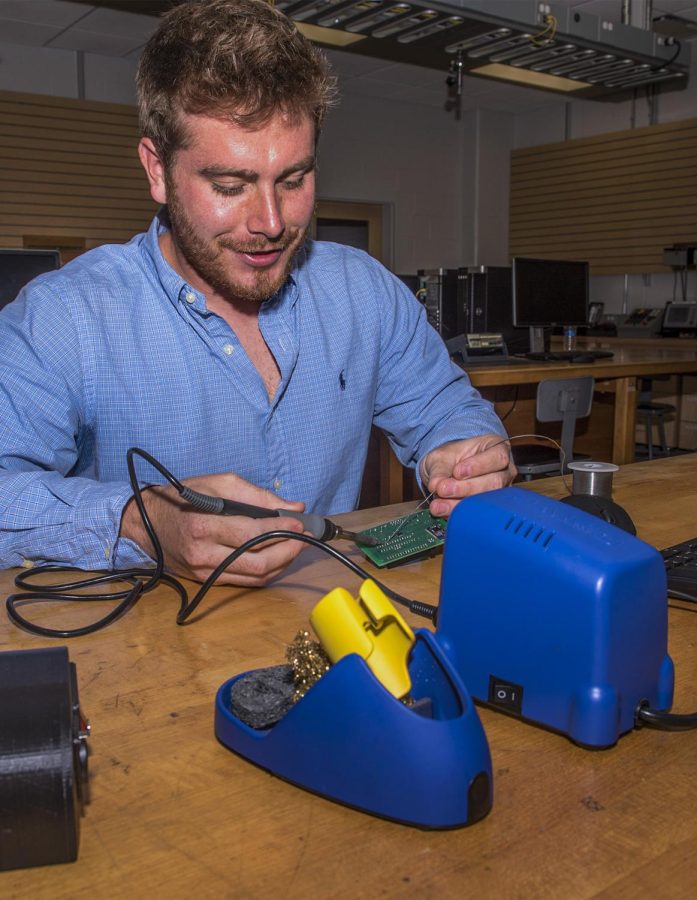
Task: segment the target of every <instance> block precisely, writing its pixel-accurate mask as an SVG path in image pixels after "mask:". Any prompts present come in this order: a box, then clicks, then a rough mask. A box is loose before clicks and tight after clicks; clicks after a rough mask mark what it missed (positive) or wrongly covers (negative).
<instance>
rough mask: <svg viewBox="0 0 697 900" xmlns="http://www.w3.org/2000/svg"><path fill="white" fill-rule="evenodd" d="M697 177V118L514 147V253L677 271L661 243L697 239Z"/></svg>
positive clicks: (621, 268) (605, 266)
mask: <svg viewBox="0 0 697 900" xmlns="http://www.w3.org/2000/svg"><path fill="white" fill-rule="evenodd" d="M696 184H697V119H686V120H683V121H680V122H670V123H667V124H664V125H652V126H648V127H646V128H634V129H631V130H629V131H619V132H613V133H611V134H604V135H599V136H597V137H592V138H580V139H577V140H572V141H563V142H562V143H557V144H546V145H543V146H540V147H529V148H526V149H524V150H515V151H514V152H513V154H512V157H511V204H510V232H509V249H510V254H511V256H540V257H546V258H549V259H587V260H588V261H589V262H590V265H591V272H592V273H593V274H595V275H604V274H607V275H610V274H625V273H634V272H666V271H670V269H668V268H666V267H665V266H664V265H663V248H664V247H668V246H670V245H671V244H674V243H685V242H691V243H694V242H695V241H697V190H695V185H696Z"/></svg>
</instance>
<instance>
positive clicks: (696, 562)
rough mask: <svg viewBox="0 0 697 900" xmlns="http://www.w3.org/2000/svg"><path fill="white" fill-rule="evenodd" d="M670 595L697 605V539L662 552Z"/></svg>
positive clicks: (683, 542)
mask: <svg viewBox="0 0 697 900" xmlns="http://www.w3.org/2000/svg"><path fill="white" fill-rule="evenodd" d="M661 556H662V557H663V562H664V564H665V567H666V575H667V576H668V593H669V594H671V595H672V596H678V597H679V599H681V600H692V601H693V602H694V603H697V537H694V538H691V539H690V540H689V541H682V543H680V544H675V545H674V546H672V547H667V548H666V549H665V550H661Z"/></svg>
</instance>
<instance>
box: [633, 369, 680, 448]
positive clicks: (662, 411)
mask: <svg viewBox="0 0 697 900" xmlns="http://www.w3.org/2000/svg"><path fill="white" fill-rule="evenodd" d="M662 380H667V376H662ZM652 382H653V378H642V379H641V386H640V389H639V398H638V401H637V407H636V414H637V416H638V417H641V418H642V419H643V420H644V424H645V426H646V450H647V454H648V458H649V459H653V457H654V452H653V425H654V421H655V423H656V426H657V428H658V440H659V443H660V446H661V456H670V449H669V448H668V444H667V442H666V416H670V415H674V414H675V413H676V412H677V409H676V407H675V406H673V404H672V403H655V402H654V400H653V398H652V393H651V391H652Z"/></svg>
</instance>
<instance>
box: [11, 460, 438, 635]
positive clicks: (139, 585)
mask: <svg viewBox="0 0 697 900" xmlns="http://www.w3.org/2000/svg"><path fill="white" fill-rule="evenodd" d="M135 456H140V457H141V458H142V459H144V460H145V461H146V462H148V463H150V465H152V466H153V468H155V469H157V471H158V472H160V474H161V475H162V476H163V477H164V478H165V479H166V480H167V481H168V482H169V483H170V484H171V485H172V486H173V487H174V488H175V489H176V491H177V492H178V493H179V494H180V496H182V498H183V499H184V500H186V501H187V502H189V503H191V505H193V506H194V507H195V508H196V509H199V510H201V511H203V512H211V513H213V514H216V513H218V512H219V510H220V508H221V506H222V503H223V501H222V499H221V498H219V497H209V496H207V495H206V494H199V493H198V492H197V491H192V490H191V489H190V488H188V487H186V486H185V485H183V484H182V483H181V482H180V481H179V480H178V479H177V478H175V476H174V475H172V474H171V472H169V471H168V470H167V469H166V468H165V467H164V466H163V465H162V463H160V462H159V461H158V460H156V459H155V457H153V456H151V455H150V454H149V453H147V452H146V451H145V450H141V449H140V448H139V447H131V448H130V449H129V450H128V452H127V454H126V462H127V465H128V477H129V480H130V484H131V489H132V491H133V498H134V500H135V503H136V506H137V508H138V512H139V514H140V517H141V519H142V522H143V527H144V528H145V531H146V533H147V535H148V537H149V539H150V542H151V544H152V546H153V550H154V558H155V567H154V568H152V569H123V570H116V571H109V572H100V573H98V574H97V575H88V576H86V577H85V578H82V579H78V580H74V581H70V582H61V583H59V584H41V585H36V584H35V580H36V578H37V577H38V576H43V575H45V574H46V573H55V572H75V571H77V570H75V569H73V568H72V567H70V566H42V567H40V568H37V569H31V570H28V571H25V572H20V574H19V575H17V577H16V578H15V586H16V587H18V588H20V590H21V593H16V594H11V595H10V596H9V597H8V598H7V600H6V601H5V607H6V609H7V615H8V617H9V618H10V620H11V621H12V622H14V624H15V625H17V626H19V627H20V628H23V629H24V630H25V631H28V632H30V633H31V634H38V635H41V636H43V637H56V638H70V637H80V636H82V635H85V634H94V632H96V631H99V630H101V629H102V628H106V627H107V625H110V624H111V623H112V622H114V621H116V619H118V618H120V617H121V616H122V615H124V614H125V613H127V612H128V611H129V610H130V609H132V608H133V607H134V606H135V604H136V603H137V602H138V601H139V600H140V598H141V597H142V596H143V595H144V594H147V593H148V592H149V591H151V590H153V588H155V587H157V586H158V585H159V584H161V583H164V584H166V585H167V586H168V587H171V588H172V589H173V590H174V591H175V592H176V593H177V594H178V595H179V600H180V605H179V612H178V613H177V619H176V621H177V624H178V625H184V624H185V623H186V622H187V620H188V619H189V617H190V616H191V614H192V613H193V612H194V610H195V609H196V608H197V607H198V605H199V604H200V603H201V601H202V600H203V598H204V597H205V595H206V594H207V593H208V591H209V590H210V588H211V587H212V586H213V585H214V584H215V582H216V581H217V579H218V578H219V577H220V576H221V575H222V573H223V572H224V571H225V570H226V569H227V568H228V567H229V566H231V565H232V564H233V563H234V562H235V560H236V559H238V558H239V557H240V556H242V554H243V553H246V552H247V551H248V550H251V549H252V548H253V547H256V546H257V545H259V544H262V543H264V542H266V541H270V540H275V539H278V538H287V539H289V540H296V541H303V542H304V543H307V544H311V545H312V546H313V547H320V548H321V549H322V550H324V551H325V552H326V553H329V555H330V556H333V557H334V558H335V559H337V560H338V561H339V562H340V563H342V564H343V565H345V566H346V567H347V568H348V569H350V570H351V571H352V572H354V573H355V574H356V575H358V576H359V577H361V578H363V579H366V578H370V579H371V580H372V581H374V582H375V584H376V585H377V586H378V587H379V588H380V589H381V590H382V591H384V593H385V594H387V596H388V597H390V599H392V600H394V601H395V603H399V604H400V605H402V606H406V607H407V608H408V609H409V610H410V612H412V613H414V614H415V615H418V616H422V617H423V618H426V619H430V621H431V622H434V623H435V621H436V615H437V607H435V606H432V605H431V604H429V603H422V602H421V601H418V600H409V599H408V598H406V597H403V596H402V595H401V594H398V593H397V592H396V591H393V590H392V589H391V588H388V587H387V586H386V585H384V584H382V583H381V582H380V581H378V580H377V579H376V578H374V577H373V576H372V575H370V574H369V573H368V572H366V571H365V569H362V568H361V567H360V566H359V565H358V564H357V563H355V562H353V560H352V559H350V558H349V557H348V556H345V555H344V554H343V553H341V552H340V551H339V550H336V549H335V548H334V547H330V546H329V545H328V544H325V543H323V542H322V541H319V540H317V538H314V537H311V536H310V535H305V534H297V533H296V532H294V531H269V532H266V533H264V534H260V535H257V537H254V538H251V539H250V540H249V541H246V542H245V543H244V544H241V545H240V546H239V547H237V548H236V549H235V550H234V551H233V552H232V553H230V554H229V555H228V556H227V557H225V559H224V560H223V561H222V562H221V563H220V564H219V565H218V566H217V567H216V569H215V570H214V571H213V572H211V574H210V575H209V576H208V578H207V579H206V580H205V581H204V582H203V584H202V585H201V587H200V588H199V590H198V591H197V592H196V595H195V596H194V598H193V599H192V600H191V601H189V595H188V593H187V591H186V588H185V587H184V585H183V584H182V583H181V582H180V581H179V580H178V579H177V578H175V577H174V576H173V575H170V574H168V573H167V572H165V571H164V553H163V551H162V546H161V544H160V541H159V540H158V537H157V534H156V533H155V529H154V527H153V524H152V522H151V521H150V517H149V516H148V513H147V510H146V508H145V504H144V502H143V497H142V494H141V489H140V485H139V484H138V479H137V476H136V471H135V461H134V457H135ZM119 582H120V583H127V584H130V585H131V587H129V588H127V589H125V590H117V591H108V592H106V593H100V592H93V591H90V593H81V592H82V591H85V590H86V589H88V588H90V589H91V588H94V587H95V586H96V585H105V584H114V583H119ZM56 601H70V602H72V601H74V602H80V603H84V602H101V601H112V602H113V601H119V603H118V605H117V606H116V607H115V608H114V609H112V610H111V611H110V612H109V613H107V615H105V616H103V617H102V618H101V619H98V620H97V621H96V622H93V623H91V624H89V625H84V626H81V627H79V628H65V629H55V628H47V627H45V626H43V625H37V624H36V623H34V622H31V621H30V620H29V619H27V618H26V617H24V616H23V615H22V614H21V613H20V612H19V607H21V606H24V605H26V604H31V603H46V602H56Z"/></svg>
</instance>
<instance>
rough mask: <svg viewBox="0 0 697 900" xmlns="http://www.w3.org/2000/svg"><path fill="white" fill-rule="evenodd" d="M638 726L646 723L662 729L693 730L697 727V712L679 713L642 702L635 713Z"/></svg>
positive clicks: (635, 721)
mask: <svg viewBox="0 0 697 900" xmlns="http://www.w3.org/2000/svg"><path fill="white" fill-rule="evenodd" d="M634 724H635V726H636V727H637V728H641V727H642V726H644V725H646V726H648V727H649V728H656V729H658V730H660V731H691V730H692V729H693V728H697V712H694V713H685V714H684V715H677V714H676V713H669V712H664V711H663V710H660V709H651V708H650V707H649V705H648V703H646V702H644V703H640V704H639V706H638V707H637V709H636V713H635V715H634Z"/></svg>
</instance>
